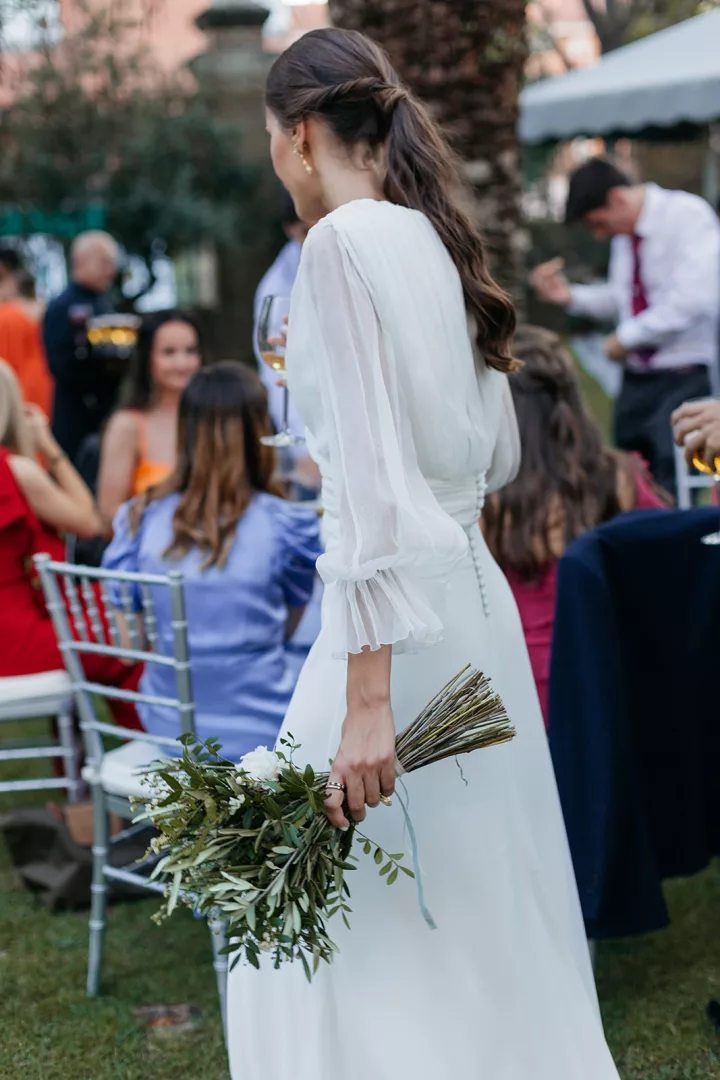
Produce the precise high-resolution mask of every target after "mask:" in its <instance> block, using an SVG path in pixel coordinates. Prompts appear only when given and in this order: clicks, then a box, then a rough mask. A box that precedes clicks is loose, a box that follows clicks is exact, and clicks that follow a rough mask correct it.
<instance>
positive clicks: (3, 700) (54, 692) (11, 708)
mask: <svg viewBox="0 0 720 1080" xmlns="http://www.w3.org/2000/svg"><path fill="white" fill-rule="evenodd" d="M70 687H71V683H70V676H69V675H68V673H67V672H66V671H41V672H40V673H39V674H37V675H12V676H8V677H6V678H0V719H2V720H25V719H29V718H31V717H36V716H57V714H58V713H59V712H60V711H61V710H62V709H63V708H65V707H66V706H67V705H68V703H69V702H70V699H71V697H72V694H71V689H70Z"/></svg>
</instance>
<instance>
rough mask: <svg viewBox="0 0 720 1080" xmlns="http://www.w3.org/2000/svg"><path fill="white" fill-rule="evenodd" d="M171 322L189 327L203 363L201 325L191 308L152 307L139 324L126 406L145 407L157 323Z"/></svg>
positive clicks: (149, 398)
mask: <svg viewBox="0 0 720 1080" xmlns="http://www.w3.org/2000/svg"><path fill="white" fill-rule="evenodd" d="M171 322H181V323H185V324H186V325H187V326H190V327H192V329H193V330H194V331H195V333H196V335H197V340H198V347H199V349H200V363H201V364H202V363H204V359H203V340H202V334H201V333H200V327H199V325H198V323H197V320H196V319H195V317H194V316H193V315H191V314H190V312H188V311H178V310H168V311H154V312H153V313H152V314H151V315H146V316H145V317H144V318H143V320H142V322H141V324H140V330H139V333H138V339H137V344H136V346H135V352H134V353H133V359H132V364H131V366H130V378H129V385H128V390H127V395H126V399H125V408H127V409H138V410H139V411H142V410H144V409H147V408H148V406H149V405H150V404H151V403H152V397H153V390H154V387H153V381H152V363H151V360H152V350H153V342H154V341H155V335H156V334H157V332H158V330H159V329H160V327H161V326H165V325H166V323H171Z"/></svg>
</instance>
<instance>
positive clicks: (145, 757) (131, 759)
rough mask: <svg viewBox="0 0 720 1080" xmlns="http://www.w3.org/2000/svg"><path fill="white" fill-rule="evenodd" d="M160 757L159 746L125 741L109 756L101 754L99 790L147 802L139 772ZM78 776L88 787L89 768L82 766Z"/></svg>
mask: <svg viewBox="0 0 720 1080" xmlns="http://www.w3.org/2000/svg"><path fill="white" fill-rule="evenodd" d="M162 756H163V751H162V747H158V746H155V745H154V744H153V743H148V742H144V741H143V740H141V739H133V740H132V741H131V742H126V743H125V745H124V746H119V747H118V749H117V750H110V751H109V753H107V754H104V755H103V759H102V764H101V766H100V783H101V784H102V786H103V790H104V791H106V792H107V793H108V795H119V796H121V797H122V798H132V797H135V798H139V799H143V798H145V799H147V798H148V796H149V792H148V789H147V787H145V786H144V785H143V784H141V782H140V781H141V780H142V769H143V768H145V767H146V766H148V765H150V764H152V762H153V761H157V759H158V758H160V757H162ZM82 777H83V780H85V781H86V782H87V783H89V784H92V783H93V782H94V779H95V773H94V770H93V768H92V766H90V765H86V766H85V768H84V769H83V771H82Z"/></svg>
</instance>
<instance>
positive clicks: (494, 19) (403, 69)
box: [330, 0, 527, 290]
mask: <svg viewBox="0 0 720 1080" xmlns="http://www.w3.org/2000/svg"><path fill="white" fill-rule="evenodd" d="M330 11H331V15H332V18H333V20H334V22H335V24H336V25H337V26H342V27H345V28H347V29H353V30H362V31H364V32H365V33H366V34H369V35H370V37H372V38H374V39H375V40H376V41H378V42H379V43H380V44H381V45H382V46H383V47H384V48H385V49H386V50H387V51H388V53H389V54H390V57H391V59H392V61H393V63H394V64H395V66H396V68H397V69H398V71H399V73H400V75H401V76H402V77H403V79H405V81H406V82H407V83H408V85H409V86H410V87H411V88H412V89H413V90H414V91H415V93H417V94H418V95H419V96H420V97H421V98H422V99H423V100H424V101H425V102H426V104H427V105H428V106H429V108H430V111H431V113H432V115H433V116H434V118H435V119H436V120H437V121H438V123H439V124H440V125H441V126H442V127H443V129H444V131H445V133H446V135H447V136H448V138H449V140H450V142H451V143H452V145H453V146H454V148H455V150H456V151H457V152H458V153H459V154H460V156H461V158H462V160H463V162H464V164H465V172H466V177H467V179H468V181H469V182H470V184H471V187H472V190H473V191H474V194H475V207H476V213H477V217H478V221H479V222H480V225H481V226H482V228H483V231H484V234H485V237H486V239H487V243H488V249H489V253H490V259H491V263H492V266H493V270H494V272H495V273H496V275H497V276H498V277H499V279H500V280H501V281H502V282H503V284H505V285H506V286H508V287H510V288H512V289H513V290H514V289H516V287H517V286H518V284H519V282H520V280H521V276H522V264H523V251H524V248H525V234H524V231H523V229H522V226H521V220H520V194H521V182H520V160H519V153H518V144H517V139H516V135H515V127H516V122H517V109H518V92H519V89H520V85H521V80H522V75H523V69H524V64H525V58H526V55H527V48H526V41H525V0H330Z"/></svg>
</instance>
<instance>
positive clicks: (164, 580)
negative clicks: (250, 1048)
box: [34, 555, 228, 1033]
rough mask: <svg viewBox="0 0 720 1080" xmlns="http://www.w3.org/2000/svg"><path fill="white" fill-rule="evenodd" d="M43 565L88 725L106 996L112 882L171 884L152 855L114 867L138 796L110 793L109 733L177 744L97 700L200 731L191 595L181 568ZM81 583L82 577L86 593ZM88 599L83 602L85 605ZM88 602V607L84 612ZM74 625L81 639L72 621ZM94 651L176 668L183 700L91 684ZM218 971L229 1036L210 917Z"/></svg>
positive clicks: (92, 968)
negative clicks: (142, 706)
mask: <svg viewBox="0 0 720 1080" xmlns="http://www.w3.org/2000/svg"><path fill="white" fill-rule="evenodd" d="M34 561H35V565H36V567H37V570H38V572H39V574H40V580H41V582H42V586H43V590H44V593H45V599H46V602H47V606H48V610H49V612H50V616H51V618H52V621H53V625H54V628H55V633H56V635H57V639H58V645H59V647H60V651H61V653H62V656H63V660H64V662H65V667H66V670H67V672H68V674H69V676H70V680H71V684H72V692H73V695H74V698H75V702H76V705H77V709H78V713H79V716H80V728H81V731H82V735H83V740H84V743H85V753H86V758H87V765H88V766H89V767H90V773H91V776H92V780H91V790H92V799H93V847H92V856H93V876H92V886H91V889H92V896H91V909H90V924H89V926H90V947H89V958H88V975H87V993H88V995H89V996H90V997H95V996H97V995H98V994H99V992H100V976H101V969H102V958H103V944H104V938H105V926H106V913H107V894H108V882H109V881H121V882H125V883H126V884H130V885H134V886H136V887H139V888H143V889H147V890H149V891H151V892H156V893H161V894H162V893H164V892H165V886H164V885H163V884H161V883H160V882H157V881H149V880H148V878H147V876H146V875H144V874H143V873H142V871H143V870H147V869H148V868H151V866H152V864H153V862H155V861H156V860H154V859H152V858H146V859H144V860H143V861H142V862H140V863H137V864H135V865H134V866H133V867H132V868H129V869H128V868H119V867H113V866H111V865H110V864H109V850H110V844H111V843H112V842H117V840H119V839H120V838H122V837H127V836H128V835H130V834H131V833H132V832H133V831H134V829H133V828H129V829H126V830H125V831H124V832H122V833H120V834H119V836H117V837H114V838H113V840H112V841H111V840H110V835H109V815H110V814H111V813H115V814H117V815H119V816H120V817H121V818H123V819H124V820H132V818H133V816H134V812H133V810H132V809H131V806H130V798H129V797H128V798H126V797H123V796H119V795H116V794H112V793H110V792H107V791H105V789H104V788H103V785H102V780H101V765H102V759H103V755H104V753H105V748H104V744H103V736H109V737H112V738H114V739H124V740H126V741H133V740H138V741H143V742H147V743H151V744H153V745H156V746H158V747H163V746H168V747H173V748H174V749H177V741H176V740H174V739H169V738H163V737H162V736H157V735H150V734H149V733H148V732H145V731H136V730H134V729H132V730H131V729H129V728H123V727H120V726H118V725H115V724H112V723H105V722H104V721H102V720H100V719H99V718H98V714H97V711H96V708H95V704H94V700H93V698H94V697H95V696H98V697H101V698H105V699H110V700H119V701H129V702H132V703H133V704H139V703H146V704H152V705H160V706H165V707H170V708H174V709H177V711H178V713H179V715H180V729H181V732H182V734H184V735H185V734H193V733H194V731H195V704H194V699H193V691H192V680H191V675H190V653H189V648H188V641H187V617H186V612H185V594H184V589H183V576H182V574H181V573H180V572H179V571H171V572H170V573H169V574H168V575H167V576H161V575H156V574H134V573H122V572H119V571H107V570H102V569H97V568H94V567H85V566H78V565H76V564H74V563H67V562H55V561H53V560H52V559H50V557H49V556H48V555H36V556H35V560H34ZM76 580H79V585H80V592H79V593H78V587H77V584H76ZM60 581H62V583H63V585H64V588H65V596H66V598H67V604H66V603H65V602H64V600H63V595H62V591H61V588H60V584H59V582H60ZM110 582H113V583H117V584H119V586H120V591H121V598H122V609H123V613H124V615H125V616H126V623H127V633H128V638H129V640H130V644H131V648H126V647H124V646H123V645H122V644H121V640H120V630H119V626H118V622H117V618H116V616H115V609H114V607H113V605H112V603H111V601H110V599H109V595H108V591H107V589H108V584H109V583H110ZM94 583H97V584H98V585H99V588H100V592H101V595H102V599H103V605H102V606H103V609H104V613H105V616H106V622H107V625H108V626H109V636H110V638H111V641H109V642H108V640H107V638H106V635H105V633H104V630H103V621H102V619H101V616H100V610H99V608H98V605H97V602H96V599H95V594H94V591H93V584H94ZM128 586H134V587H139V589H140V592H141V595H142V604H143V608H142V612H141V613H138V612H136V611H135V610H134V608H133V604H132V600H131V597H130V593H129V590H128ZM151 587H162V588H167V589H168V590H169V594H170V608H171V618H172V631H173V656H166V655H164V654H162V653H160V652H159V651H157V645H158V639H157V632H156V620H155V611H154V606H153V602H152V597H151V592H150V589H151ZM80 597H82V601H83V603H81V601H80ZM83 604H84V607H83ZM137 614H140V615H141V618H142V622H143V629H144V634H145V640H146V642H147V648H146V647H145V642H144V641H142V640H141V639H140V635H139V634H138V629H137V626H136V622H135V618H136V615H137ZM71 618H72V622H73V623H74V626H75V630H76V634H73V631H72V628H71V623H70V619H71ZM83 654H85V655H88V654H94V655H100V656H110V657H114V658H117V659H119V660H130V661H133V662H140V663H144V664H150V663H154V664H161V665H163V666H166V667H172V668H173V669H174V671H175V678H176V687H177V696H176V697H175V698H161V697H155V696H153V695H149V694H144V693H142V692H141V691H127V690H120V689H117V688H115V687H110V686H104V685H102V684H99V683H94V682H89V681H88V680H87V679H86V677H85V672H84V671H83V666H82V662H81V659H80V658H81V656H82V655H83ZM208 926H209V929H210V934H211V940H212V948H213V968H214V970H215V976H216V980H217V988H218V996H219V999H220V1009H221V1014H222V1021H223V1030H224V1031H225V1033H226V1032H227V1025H226V1003H227V972H228V960H227V955H226V954H225V953H223V952H222V951H221V950H222V949H223V948H224V947H225V945H226V943H227V938H226V932H225V930H226V928H225V923H224V922H223V921H222V920H219V919H215V918H209V919H208Z"/></svg>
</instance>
